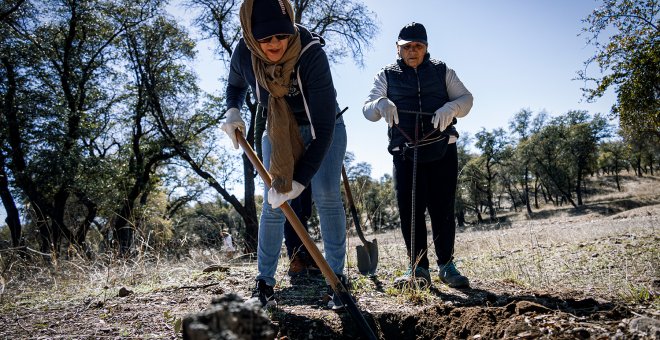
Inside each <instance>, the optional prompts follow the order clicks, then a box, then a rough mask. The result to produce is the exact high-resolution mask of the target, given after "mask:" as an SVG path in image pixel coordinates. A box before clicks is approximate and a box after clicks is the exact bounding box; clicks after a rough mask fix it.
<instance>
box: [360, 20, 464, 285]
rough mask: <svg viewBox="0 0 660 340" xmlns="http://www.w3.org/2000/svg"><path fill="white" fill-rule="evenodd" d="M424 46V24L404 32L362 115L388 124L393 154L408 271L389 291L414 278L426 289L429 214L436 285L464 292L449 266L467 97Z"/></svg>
mask: <svg viewBox="0 0 660 340" xmlns="http://www.w3.org/2000/svg"><path fill="white" fill-rule="evenodd" d="M427 47H428V42H427V37H426V29H425V28H424V26H423V25H422V24H419V23H415V22H413V23H411V24H408V25H406V26H405V27H403V28H402V29H401V32H400V33H399V38H398V41H397V42H396V48H397V54H398V56H399V58H398V60H397V61H396V63H394V64H390V65H387V66H386V67H384V68H383V69H382V70H381V71H380V72H379V73H378V74H377V75H376V77H375V80H374V86H373V88H372V89H371V92H370V93H369V97H368V99H367V101H366V102H365V105H364V107H363V110H362V111H363V114H364V116H365V117H366V118H367V119H368V120H371V121H374V122H375V121H378V120H379V119H380V118H381V117H382V118H384V119H385V122H387V124H388V125H389V128H388V136H389V146H388V151H389V152H390V153H391V154H392V155H393V162H394V183H395V190H396V195H397V202H398V206H399V215H400V216H401V231H402V233H403V238H404V240H405V243H406V248H407V250H408V256H410V266H409V268H408V271H407V272H406V273H405V274H404V276H402V277H400V278H398V279H397V280H395V284H397V285H406V284H410V283H412V282H411V280H413V279H416V280H422V283H423V284H424V285H426V286H428V285H430V284H431V275H430V274H429V260H428V257H427V240H426V218H425V213H426V210H427V209H428V212H429V216H430V217H431V230H432V232H433V240H434V242H433V243H434V245H435V253H436V255H437V257H438V270H439V271H438V274H439V277H440V281H442V282H444V283H446V284H448V285H449V286H450V287H454V288H466V287H469V281H468V279H467V277H465V276H463V275H461V274H460V273H459V271H458V270H457V269H456V266H455V265H454V261H453V252H454V238H455V234H456V224H455V221H454V197H455V195H456V182H457V172H458V158H457V153H456V139H457V138H458V132H457V131H456V128H454V124H455V123H456V118H461V117H465V115H467V114H468V112H469V111H470V109H471V108H472V100H473V98H472V94H471V93H470V92H469V91H468V90H467V89H466V88H465V86H463V83H462V82H461V81H460V80H459V79H458V77H457V76H456V73H455V72H454V71H453V70H452V69H450V68H448V67H447V66H446V65H445V64H444V63H443V62H441V61H439V60H436V59H431V58H430V54H429V53H428V51H427ZM425 112H433V113H428V114H425ZM399 113H401V114H399Z"/></svg>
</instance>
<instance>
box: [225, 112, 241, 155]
mask: <svg viewBox="0 0 660 340" xmlns="http://www.w3.org/2000/svg"><path fill="white" fill-rule="evenodd" d="M225 117H227V119H226V120H225V122H224V123H222V125H220V128H221V129H222V130H223V131H224V132H225V133H226V134H227V135H228V136H229V138H230V139H231V141H232V143H234V149H238V140H237V139H236V129H239V130H240V131H241V133H242V134H243V136H245V122H244V121H243V118H241V112H240V111H238V109H237V108H235V107H232V108H231V109H229V110H227V113H225Z"/></svg>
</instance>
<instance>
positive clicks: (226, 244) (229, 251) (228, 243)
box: [222, 229, 236, 259]
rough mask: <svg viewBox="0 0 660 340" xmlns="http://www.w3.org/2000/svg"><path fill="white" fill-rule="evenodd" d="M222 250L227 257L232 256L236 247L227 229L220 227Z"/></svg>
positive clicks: (230, 257)
mask: <svg viewBox="0 0 660 340" xmlns="http://www.w3.org/2000/svg"><path fill="white" fill-rule="evenodd" d="M222 250H223V251H224V252H225V254H226V255H227V258H228V259H232V258H234V254H235V253H236V248H235V247H234V240H233V238H232V237H231V234H230V233H229V231H228V230H227V229H222Z"/></svg>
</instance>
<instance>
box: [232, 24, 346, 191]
mask: <svg viewBox="0 0 660 340" xmlns="http://www.w3.org/2000/svg"><path fill="white" fill-rule="evenodd" d="M296 26H297V28H298V31H299V32H300V39H301V46H302V51H301V56H300V57H299V60H298V62H297V64H296V67H295V70H294V72H293V73H292V75H291V77H292V81H291V87H290V88H289V94H288V95H287V96H286V101H287V103H288V104H289V106H290V107H291V111H292V112H293V114H294V116H295V118H296V121H297V122H298V125H307V124H311V128H312V131H313V135H314V136H315V138H314V139H313V140H312V141H311V143H310V144H309V145H306V149H305V152H304V153H303V155H302V157H301V158H300V160H298V163H297V164H296V166H295V169H294V172H293V179H294V180H295V181H297V182H299V183H300V184H302V185H304V186H307V185H308V184H309V182H310V181H311V179H312V177H313V176H314V174H315V173H316V171H318V169H319V167H320V166H321V162H322V161H323V159H324V158H325V155H326V153H327V151H328V148H329V147H330V144H331V143H332V137H333V134H334V129H335V120H336V115H337V113H338V105H337V98H336V92H335V87H334V84H333V82H332V74H331V73H330V64H329V63H328V57H327V56H326V54H325V51H324V50H323V44H324V42H323V40H322V38H320V37H318V36H315V35H312V33H310V32H309V30H307V29H306V28H305V27H303V26H301V25H296ZM310 44H311V45H310ZM308 45H309V46H308ZM306 47H307V48H306ZM298 71H299V72H300V74H299V75H297V74H296V73H297V72H298ZM298 76H299V78H300V82H301V83H302V86H300V84H298V81H297V77H298ZM248 86H249V87H250V88H251V89H252V93H253V94H254V95H255V97H256V95H257V93H259V95H260V98H258V99H257V100H258V101H259V102H260V103H262V104H263V106H264V107H267V106H268V105H267V103H268V96H269V93H268V91H267V90H266V89H265V88H264V87H262V86H259V91H257V89H256V88H255V86H256V78H255V76H254V71H253V68H252V53H251V52H250V50H249V49H248V48H247V46H246V44H245V41H244V40H243V39H241V40H240V41H239V42H238V45H237V46H236V48H235V49H234V52H233V54H232V57H231V66H230V71H229V78H228V82H227V91H226V95H227V99H226V103H227V108H233V107H235V108H238V109H239V110H240V109H241V108H242V107H243V104H244V102H245V95H246V93H247V89H248ZM301 89H302V94H304V96H305V100H306V101H307V105H308V108H309V116H308V113H307V112H306V110H305V105H304V102H303V97H302V95H301Z"/></svg>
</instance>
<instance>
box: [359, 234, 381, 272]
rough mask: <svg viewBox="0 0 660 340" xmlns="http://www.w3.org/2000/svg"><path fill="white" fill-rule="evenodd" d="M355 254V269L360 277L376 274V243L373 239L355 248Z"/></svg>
mask: <svg viewBox="0 0 660 340" xmlns="http://www.w3.org/2000/svg"><path fill="white" fill-rule="evenodd" d="M355 251H356V252H357V267H358V271H359V272H360V274H362V275H374V274H376V268H377V267H378V242H377V240H376V239H374V240H373V241H371V242H368V241H367V242H366V243H365V244H364V245H358V246H355Z"/></svg>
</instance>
